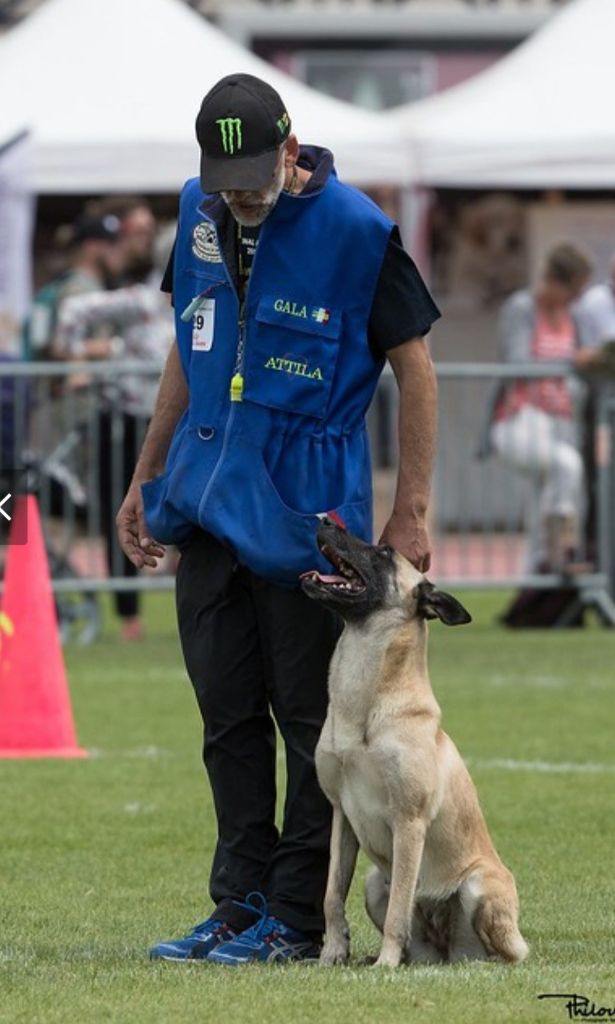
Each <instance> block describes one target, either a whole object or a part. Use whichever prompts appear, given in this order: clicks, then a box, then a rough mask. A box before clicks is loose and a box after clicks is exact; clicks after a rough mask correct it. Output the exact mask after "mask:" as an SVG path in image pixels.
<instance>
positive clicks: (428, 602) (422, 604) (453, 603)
mask: <svg viewBox="0 0 615 1024" xmlns="http://www.w3.org/2000/svg"><path fill="white" fill-rule="evenodd" d="M416 590H417V615H420V616H421V617H422V618H423V619H440V622H443V623H444V624H445V625H446V626H463V625H464V624H465V623H466V622H471V621H472V616H471V615H470V613H469V612H468V611H466V609H465V608H464V607H463V605H462V604H461V603H460V602H459V601H458V600H457V598H456V597H453V595H452V594H447V593H446V591H444V590H438V589H437V587H434V585H433V583H430V582H429V580H423V582H422V583H419V584H418V585H417V588H416Z"/></svg>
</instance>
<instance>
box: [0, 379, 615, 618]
mask: <svg viewBox="0 0 615 1024" xmlns="http://www.w3.org/2000/svg"><path fill="white" fill-rule="evenodd" d="M159 373H160V366H158V365H154V364H151V365H150V364H148V365H145V364H143V363H141V362H131V363H128V362H104V363H19V362H0V468H1V470H2V476H3V477H4V478H5V479H6V477H7V470H8V469H11V468H20V467H25V478H26V481H27V486H28V489H29V490H31V491H34V492H35V493H36V494H37V496H38V499H39V505H40V510H41V515H42V518H43V523H44V528H45V535H46V543H47V546H48V551H49V554H50V564H51V570H52V578H53V586H54V589H55V590H56V591H57V593H58V595H59V596H58V600H60V595H62V594H66V595H68V594H75V593H78V594H84V593H85V594H88V595H90V598H89V599H90V600H91V601H92V602H94V601H95V594H96V593H97V592H98V591H103V590H111V591H115V592H132V591H143V590H154V589H156V590H159V589H167V588H170V587H172V586H173V581H174V574H173V573H174V562H173V555H172V554H170V555H169V559H168V562H167V564H166V566H163V567H162V569H161V570H160V571H144V572H142V573H140V574H138V575H135V574H134V573H132V572H131V571H130V570H129V568H128V567H127V563H126V560H125V559H124V558H123V556H122V555H121V552H120V551H119V548H118V546H117V543H116V541H115V529H114V519H115V512H116V510H117V508H118V507H119V505H120V504H121V501H122V498H123V496H124V493H125V490H126V486H127V481H128V480H129V478H130V475H131V471H132V466H133V465H134V461H135V458H136V455H137V453H138V451H139V450H140V447H141V443H142V440H143V436H144V434H145V430H146V421H145V419H144V418H143V417H142V416H135V415H133V414H131V413H130V411H129V408H130V407H129V406H128V407H126V405H125V404H124V406H122V405H121V404H120V396H121V395H122V394H124V393H125V389H124V390H122V389H121V385H122V384H123V383H125V381H126V380H127V378H128V377H130V378H133V377H134V378H138V379H139V380H141V381H142V386H143V387H144V388H145V387H147V386H148V384H149V386H150V387H151V384H152V381H154V380H155V379H156V378H157V377H158V375H159ZM437 374H438V383H439V408H440V427H439V447H438V456H437V462H436V472H435V482H434V498H433V502H432V512H431V516H432V524H431V526H432V539H433V547H434V560H433V568H432V572H431V575H432V577H433V578H437V579H438V581H439V582H441V583H442V584H443V585H445V586H449V587H451V588H455V587H518V586H532V587H553V586H557V585H560V584H561V582H562V578H561V576H559V575H555V574H550V573H544V572H537V571H536V570H535V567H534V568H532V567H529V568H528V566H527V565H525V564H524V548H525V547H526V541H527V522H526V502H527V498H528V488H529V487H530V486H531V484H529V483H528V481H527V480H526V479H524V477H523V476H522V474H520V473H518V472H515V471H514V470H512V469H511V468H509V467H507V466H506V465H505V464H504V463H503V462H502V461H501V460H500V459H499V458H496V457H493V456H490V457H489V458H480V457H478V454H477V450H478V448H479V442H480V435H481V425H483V424H484V423H485V419H486V414H487V409H488V406H489V401H490V398H489V396H490V394H491V393H492V392H493V388H494V385H495V384H497V383H498V382H499V383H500V384H501V383H503V382H506V381H509V382H510V381H515V380H521V379H522V380H525V381H530V380H533V381H538V380H541V379H546V378H562V377H565V376H567V375H568V374H569V369H568V367H567V366H566V365H565V364H561V363H550V364H546V363H543V364H540V365H536V364H523V365H515V366H505V365H501V364H492V363H484V364H477V363H442V364H439V365H437ZM593 391H594V401H595V409H596V412H595V419H594V426H593V428H592V429H593V440H594V450H595V453H596V459H595V478H594V480H593V481H588V483H591V484H592V487H593V489H594V491H595V500H594V501H593V503H592V507H591V510H590V516H591V520H592V521H591V523H590V524H589V526H590V529H589V531H588V532H589V534H590V535H591V536H592V537H593V539H594V549H593V550H592V551H590V552H586V553H585V554H586V555H587V554H589V555H590V558H591V562H592V567H591V571H587V572H585V573H583V574H582V575H579V576H578V577H577V578H575V580H574V587H575V591H576V593H577V594H578V599H579V602H580V604H590V605H593V606H595V607H596V608H597V609H598V612H599V614H600V615H601V617H602V619H603V620H604V621H605V622H608V623H609V624H615V606H614V605H613V602H612V600H611V596H610V595H611V594H612V593H613V590H614V586H615V552H614V550H613V545H614V542H613V528H612V527H613V510H614V509H615V473H614V471H613V458H612V445H611V437H612V436H613V430H615V391H614V390H613V388H612V387H611V386H609V385H602V386H600V387H594V389H593ZM396 419H397V388H396V384H395V381H394V378H393V376H392V374H391V373H390V372H385V373H384V374H383V376H382V378H381V382H380V385H379V389H378V392H377V395H376V398H375V401H374V403H373V405H372V409H371V410H370V414H369V420H368V422H369V428H370V435H371V440H372V450H373V455H374V467H375V482H376V527H377V529H378V528H381V526H382V525H383V523H384V521H385V519H386V515H387V512H388V510H389V509H390V506H391V501H392V495H393V488H394V481H395V475H396V471H395V464H396V450H397V446H396V437H397V427H396ZM3 493H4V492H3ZM571 585H572V584H571Z"/></svg>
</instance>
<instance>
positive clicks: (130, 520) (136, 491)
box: [115, 481, 164, 569]
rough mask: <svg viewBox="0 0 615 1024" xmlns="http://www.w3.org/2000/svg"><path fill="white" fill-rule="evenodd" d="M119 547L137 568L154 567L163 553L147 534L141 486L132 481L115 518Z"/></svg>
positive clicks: (159, 546)
mask: <svg viewBox="0 0 615 1024" xmlns="http://www.w3.org/2000/svg"><path fill="white" fill-rule="evenodd" d="M115 524H116V526H117V535H118V538H119V542H120V547H121V549H122V551H123V552H124V554H125V555H126V557H127V558H129V559H130V561H131V562H132V564H133V565H136V567H137V569H142V568H143V566H144V565H149V566H151V567H152V568H155V567H156V565H157V564H158V559H159V558H162V556H163V555H164V548H163V547H162V545H161V544H158V542H157V541H155V540H152V539H151V537H148V535H147V529H146V526H145V517H144V515H143V498H142V497H141V486H140V483H139V482H137V481H133V482H132V483H131V485H130V487H129V488H128V493H127V494H126V497H125V498H124V501H123V502H122V506H121V508H120V510H119V512H118V514H117V516H116V518H115Z"/></svg>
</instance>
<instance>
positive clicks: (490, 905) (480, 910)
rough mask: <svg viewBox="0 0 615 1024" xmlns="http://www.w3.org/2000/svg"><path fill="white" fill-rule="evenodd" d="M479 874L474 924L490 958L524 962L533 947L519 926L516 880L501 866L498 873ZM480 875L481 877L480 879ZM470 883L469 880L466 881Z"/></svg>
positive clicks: (475, 885)
mask: <svg viewBox="0 0 615 1024" xmlns="http://www.w3.org/2000/svg"><path fill="white" fill-rule="evenodd" d="M480 874H481V875H482V877H480V875H479V873H478V872H476V873H475V874H474V877H473V879H472V888H473V889H474V896H475V899H476V902H475V906H474V912H473V915H472V925H473V928H474V931H475V932H476V934H477V935H478V937H479V939H480V941H481V943H482V944H483V946H484V948H485V951H486V953H487V955H488V956H489V957H493V958H494V959H498V960H504V961H506V962H507V963H521V961H522V960H525V958H526V956H527V955H528V953H529V947H528V945H527V943H526V941H525V939H524V938H523V936H522V934H521V932H520V931H519V925H518V923H517V919H518V914H519V901H518V898H517V889H516V886H515V880H514V878H513V876H512V875H511V873H510V871H508V869H507V868H505V867H504V865H501V868H500V869H499V870H498V871H497V873H496V872H487V871H485V872H481V873H480ZM477 876H478V877H477ZM467 881H469V880H468V879H466V882H467Z"/></svg>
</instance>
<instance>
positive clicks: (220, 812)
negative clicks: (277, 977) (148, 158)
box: [117, 74, 439, 965]
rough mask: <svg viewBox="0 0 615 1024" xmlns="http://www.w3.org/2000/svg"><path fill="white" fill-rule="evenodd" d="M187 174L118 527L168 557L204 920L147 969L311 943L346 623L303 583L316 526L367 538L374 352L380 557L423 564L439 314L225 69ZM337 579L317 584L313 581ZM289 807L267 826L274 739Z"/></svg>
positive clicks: (145, 560) (349, 198) (301, 948)
mask: <svg viewBox="0 0 615 1024" xmlns="http://www.w3.org/2000/svg"><path fill="white" fill-rule="evenodd" d="M196 131H197V138H198V141H199V144H200V147H201V175H200V180H196V179H194V180H191V181H189V182H188V183H187V184H186V186H185V187H184V190H183V192H182V197H181V202H180V214H179V222H178V232H177V238H176V242H175V248H174V251H173V255H172V257H171V262H170V265H169V269H168V272H167V274H166V275H165V281H164V282H163V288H164V289H165V290H167V291H171V292H172V295H173V303H174V307H175V313H176V324H177V344H176V346H174V348H173V350H172V351H171V354H170V356H169V359H168V362H167V365H166V368H165V371H164V374H163V377H162V380H161V384H160V391H159V396H158V402H157V406H156V411H155V413H154V417H153V420H152V423H151V426H150V429H149V432H148V435H147V437H146V440H145V443H144V446H143V451H142V454H141V457H140V460H139V462H138V465H137V468H136V471H135V476H134V480H133V483H132V485H131V487H130V489H129V492H128V494H127V496H126V499H125V501H124V504H123V505H122V508H121V509H120V511H119V513H118V517H117V523H118V530H119V534H120V539H121V542H122V545H123V548H124V551H125V552H126V554H127V555H128V556H129V557H130V558H132V560H133V561H134V563H135V565H138V566H143V565H155V564H156V560H157V559H158V558H159V557H160V556H161V555H162V553H163V547H162V545H163V544H164V543H175V544H177V545H178V546H179V548H180V550H181V560H180V564H179V570H178V576H177V609H178V622H179V631H180V637H181V642H182V647H183V653H184V657H185V660H186V665H187V669H188V673H189V675H190V678H191V680H192V683H193V686H194V689H195V693H196V697H197V700H198V703H199V708H200V710H201V713H202V716H203V721H204V727H205V739H204V760H205V765H206V768H207V772H208V775H209V779H210V783H211V786H212V791H213V796H214V804H215V810H216V816H217V821H218V842H217V847H216V851H215V855H214V858H213V866H212V870H211V876H210V884H209V891H210V895H211V899H212V901H213V904H214V909H213V910H212V911H211V913H210V914H209V916H208V917H207V919H206V920H205V921H202V922H201V923H200V924H198V925H197V926H196V927H195V928H194V929H193V930H192V931H191V932H190V933H189V934H188V935H186V936H185V937H183V938H181V939H176V940H171V941H168V942H161V943H159V944H158V945H157V946H155V947H154V949H153V950H151V954H150V955H151V956H152V957H154V958H162V959H167V960H189V959H207V960H209V961H213V962H217V963H225V964H232V965H236V964H243V963H249V962H252V961H271V960H280V959H290V960H311V959H315V958H316V957H317V956H318V953H319V947H320V942H321V938H322V929H323V917H322V900H323V894H324V887H325V882H326V875H327V866H328V844H329V830H330V809H329V807H328V805H327V801H326V799H325V798H324V796H323V794H322V793H321V792H320V789H319V787H318V783H317V780H316V776H315V771H314V764H313V753H314V748H315V746H316V742H317V740H318V736H319V733H320V729H321V726H322V723H323V721H324V718H325V712H326V703H327V693H326V679H327V668H328V663H329V659H330V656H331V653H332V650H333V648H334V646H335V642H336V639H337V636H338V631H339V624H338V622H337V620H336V619H335V618H334V617H333V616H332V615H331V614H330V613H328V612H327V611H326V610H325V609H324V608H323V607H322V606H321V605H319V604H318V603H317V602H311V601H309V599H308V598H307V597H306V596H305V595H304V594H303V592H302V590H301V589H300V587H299V585H298V583H299V577H300V575H301V573H302V572H305V571H307V570H309V569H314V568H317V569H319V570H320V571H322V572H327V571H328V566H327V563H326V561H325V560H324V559H323V557H322V556H321V554H320V552H319V550H318V548H317V545H316V530H317V526H318V523H319V516H322V515H323V514H324V513H329V514H333V515H334V516H337V517H338V518H339V519H341V520H343V521H344V522H345V523H346V525H347V526H348V528H349V529H350V530H351V531H352V532H353V533H355V534H358V535H359V536H362V537H364V538H366V539H368V538H369V539H371V531H372V522H371V515H372V511H371V507H372V494H371V471H370V462H369V449H368V441H367V434H366V428H365V412H366V409H367V407H368V405H369V402H370V399H371V397H372V395H373V392H374V389H375V387H376V384H377V380H378V377H379V374H380V372H381V370H382V367H383V365H384V361H385V357H386V358H388V359H389V361H390V363H391V365H392V367H393V370H394V372H395V375H396V378H397V382H398V385H399V390H400V398H401V404H400V407H401V412H400V421H399V424H400V426H399V437H400V463H399V477H398V484H397V492H396V496H395V503H394V508H393V511H392V513H391V517H390V519H389V521H388V523H387V526H386V528H385V530H384V533H383V536H382V542H383V543H387V544H390V545H392V546H393V547H395V548H397V549H398V550H400V551H401V552H402V553H403V554H405V555H406V556H407V557H408V558H409V559H410V560H411V561H412V562H413V563H414V564H415V565H416V566H417V567H418V568H419V569H421V570H423V571H425V570H427V568H428V567H429V558H430V554H429V539H428V535H427V529H426V525H425V513H426V507H427V501H428V495H429V486H430V477H431V470H432V462H433V455H434V446H435V429H436V388H435V380H434V373H433V367H432V363H431V359H430V356H429V352H428V349H427V345H426V343H425V340H424V335H425V334H426V333H427V332H428V331H429V328H430V326H431V324H432V322H433V321H434V320H435V319H436V318H437V317H438V315H439V314H438V311H437V309H436V307H435V305H434V304H433V302H432V300H431V297H430V296H429V293H428V292H427V289H426V288H425V286H424V284H423V282H422V281H421V278H420V276H419V274H418V272H417V270H416V268H415V266H414V264H413V263H412V260H411V259H410V257H409V256H408V255H407V254H406V253H405V252H404V250H403V248H402V246H401V240H400V237H399V232H398V230H397V228H396V227H395V226H394V225H393V224H392V223H391V222H390V221H389V220H388V219H387V218H386V217H385V216H384V214H383V213H382V212H381V211H380V210H379V209H378V208H377V207H376V206H375V205H374V204H373V203H372V202H371V201H370V200H369V199H368V198H367V197H366V196H365V195H363V194H362V193H360V192H358V191H357V190H355V189H352V188H350V187H348V186H346V185H343V184H341V183H340V182H339V180H338V178H337V175H336V173H335V170H334V167H333V157H332V155H331V153H330V152H328V151H327V150H323V149H318V148H316V147H299V144H298V141H297V138H296V136H295V135H293V134H292V132H291V123H290V118H289V115H288V113H287V111H286V109H285V107H284V104H283V103H282V100H281V99H280V97H279V96H278V94H277V93H276V92H275V90H274V89H272V88H271V87H270V86H269V85H268V84H266V83H265V82H263V81H261V80H260V79H257V78H254V77H252V76H250V75H242V74H237V75H229V76H228V77H226V78H224V79H222V81H220V82H218V84H217V85H216V86H214V88H213V89H212V90H211V91H210V92H209V93H208V94H207V96H206V97H205V99H204V100H203V104H202V106H201V109H200V112H199V115H198V118H197V123H196ZM329 568H330V567H329ZM274 719H275V722H276V723H277V726H278V728H279V731H280V733H281V735H282V739H283V741H284V744H285V749H286V775H287V785H286V799H285V805H284V818H283V824H282V828H281V831H280V832H279V833H278V830H277V828H276V825H275V797H276V791H275V767H276V765H275V747H276V741H275V726H274Z"/></svg>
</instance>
